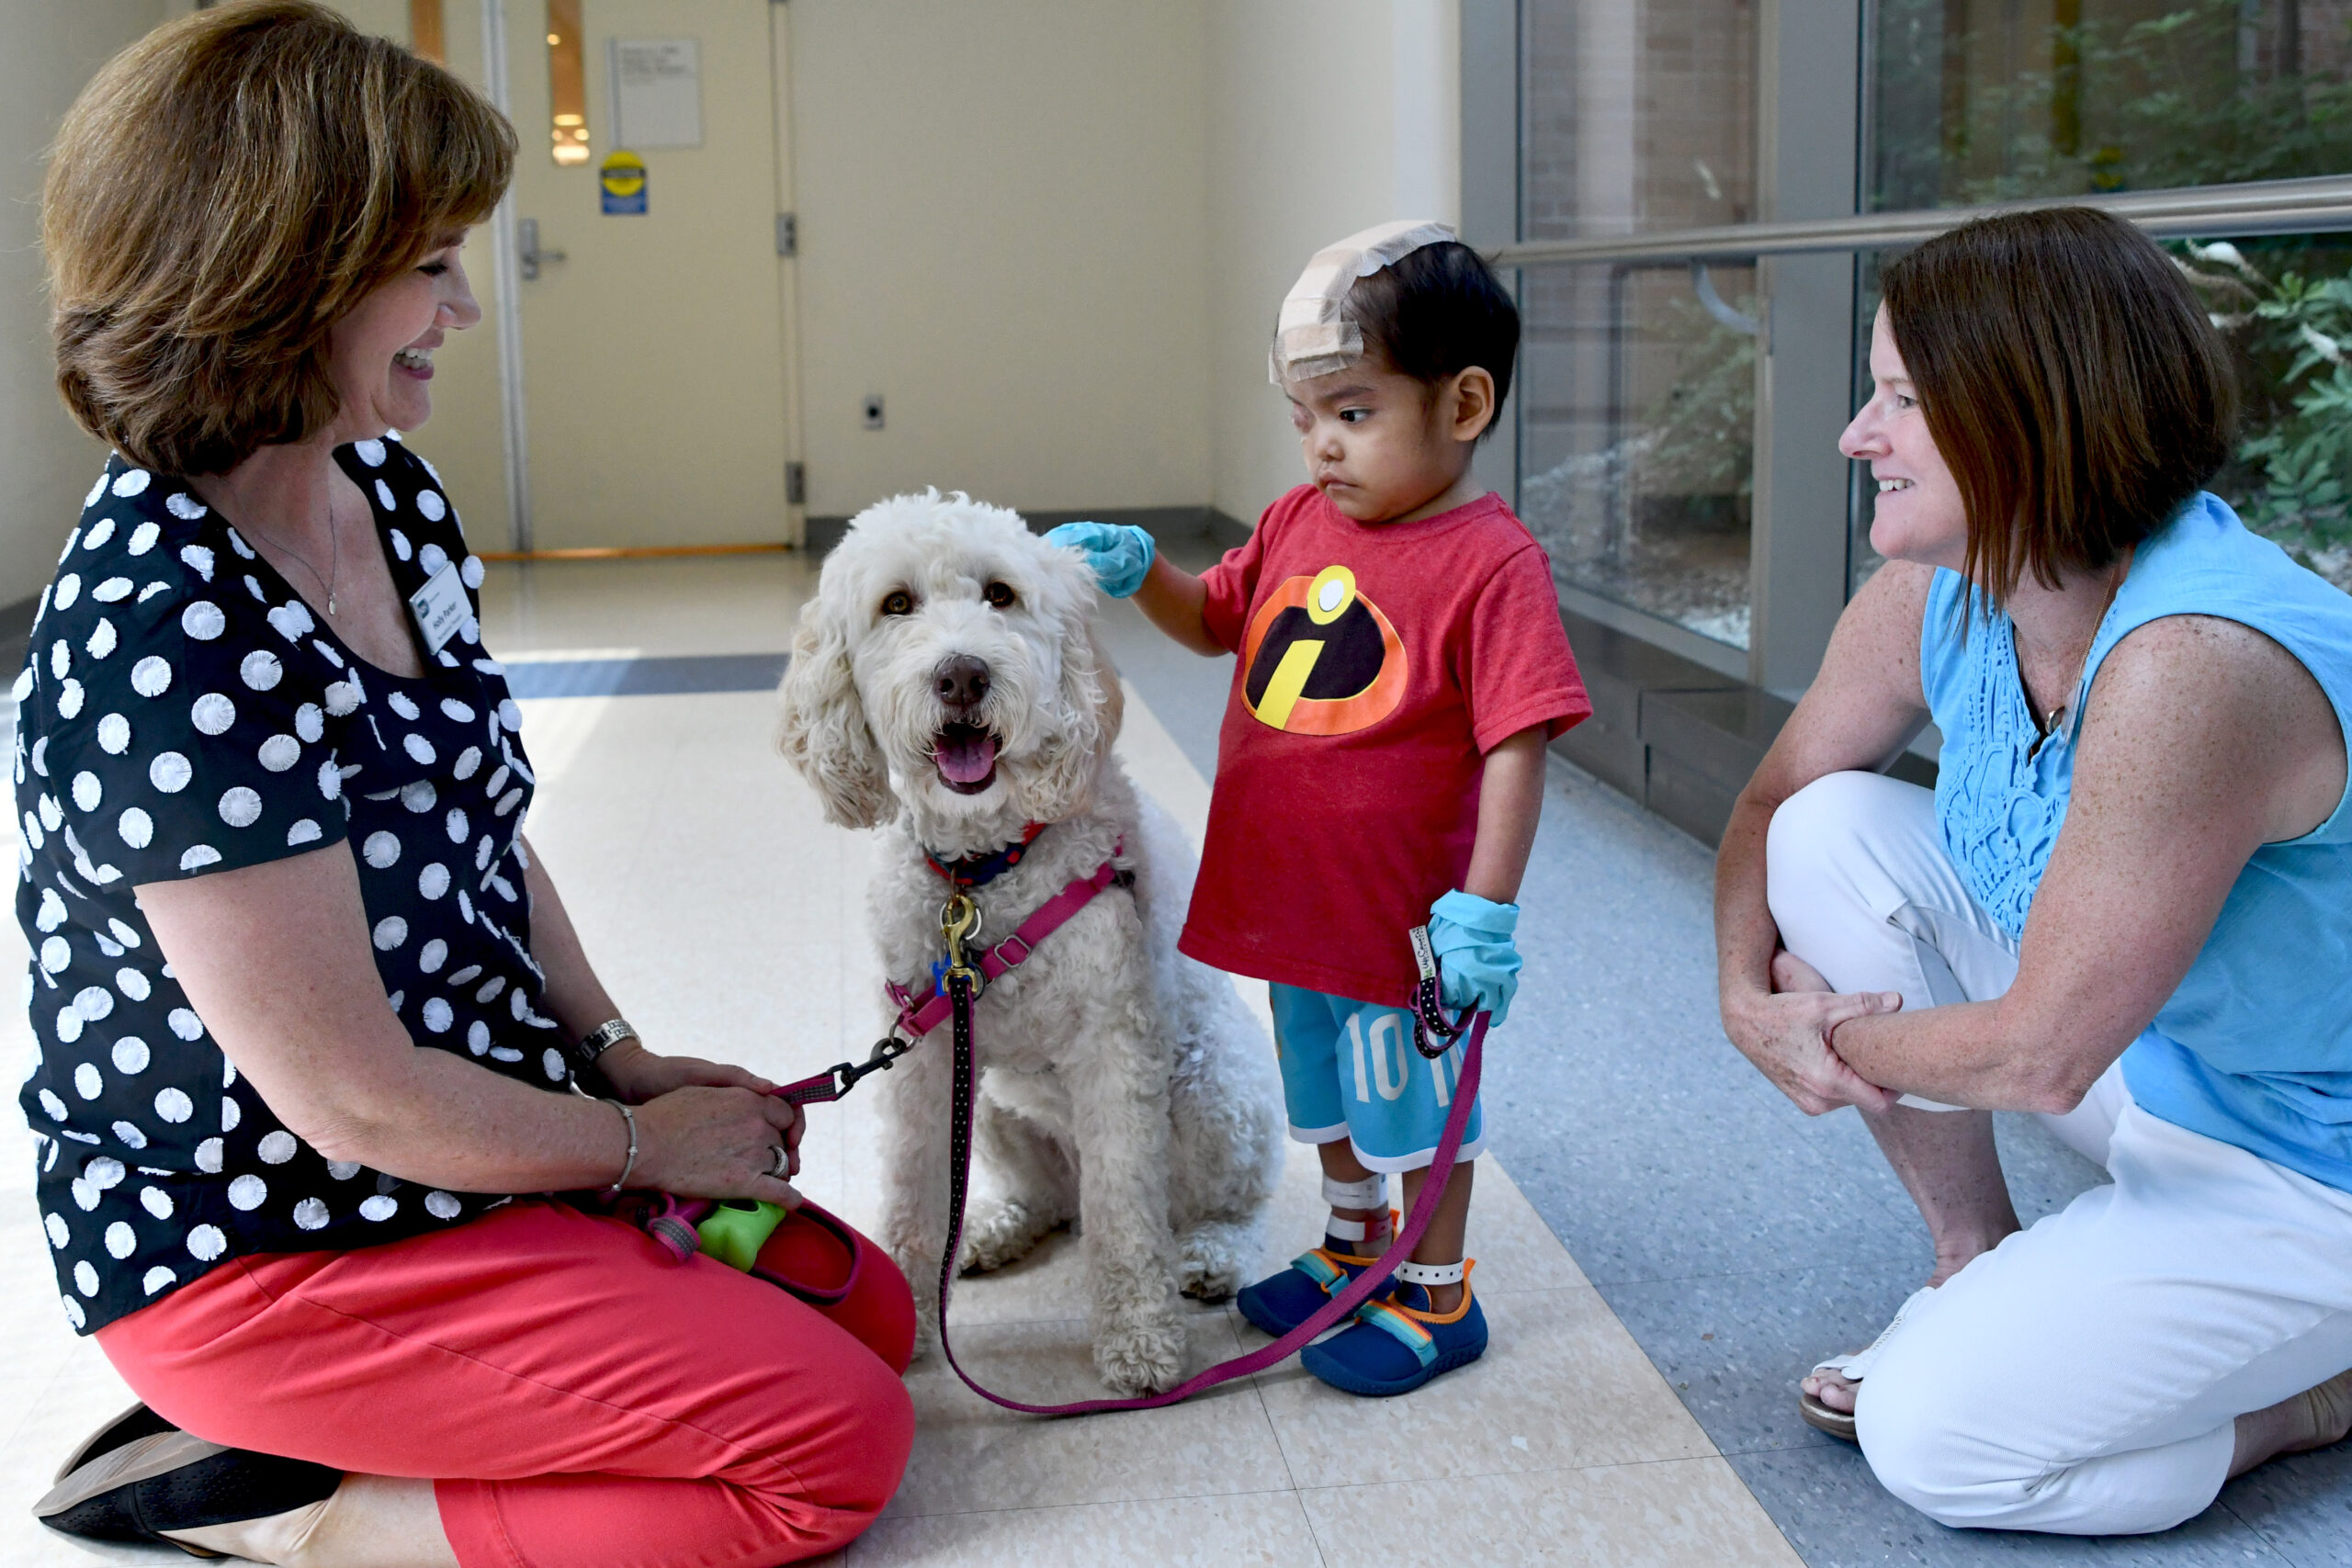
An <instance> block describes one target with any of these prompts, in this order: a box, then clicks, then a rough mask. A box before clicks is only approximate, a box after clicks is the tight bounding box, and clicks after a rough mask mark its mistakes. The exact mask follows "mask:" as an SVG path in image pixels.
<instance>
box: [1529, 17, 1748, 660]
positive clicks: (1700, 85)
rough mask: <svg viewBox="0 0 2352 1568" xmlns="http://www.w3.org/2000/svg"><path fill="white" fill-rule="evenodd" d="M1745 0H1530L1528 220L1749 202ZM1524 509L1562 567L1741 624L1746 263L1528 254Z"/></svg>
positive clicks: (1629, 222)
mask: <svg viewBox="0 0 2352 1568" xmlns="http://www.w3.org/2000/svg"><path fill="white" fill-rule="evenodd" d="M1756 12H1757V7H1756V6H1755V4H1754V0H1612V3H1611V4H1608V5H1595V4H1591V3H1589V0H1523V4H1522V5H1521V48H1520V62H1521V93H1520V102H1521V141H1520V146H1521V179H1520V192H1521V197H1520V207H1521V211H1520V231H1521V236H1522V237H1523V238H1526V239H1530V240H1548V239H1577V238H1589V237H1595V236H1605V235H1614V234H1633V233H1638V232H1645V231H1655V230H1659V229H1688V228H1697V227H1712V226H1714V225H1719V224H1724V223H1744V222H1747V221H1749V220H1752V219H1753V218H1754V217H1755V215H1756V81H1757V74H1756V72H1757V63H1756V62H1757V55H1756V49H1757V31H1756V25H1757V24H1756ZM1522 276H1523V298H1522V299H1521V320H1522V322H1523V326H1524V332H1525V343H1526V347H1525V350H1524V352H1523V355H1522V359H1521V365H1522V369H1521V395H1520V420H1521V440H1520V503H1521V515H1522V516H1523V517H1524V518H1525V520H1526V522H1527V525H1528V526H1529V527H1530V528H1532V530H1534V532H1535V535H1536V536H1537V537H1538V538H1540V539H1542V540H1543V541H1544V546H1545V547H1546V548H1547V549H1549V550H1550V552H1551V555H1552V562H1553V568H1554V570H1555V573H1556V574H1557V575H1558V577H1559V580H1560V581H1561V582H1562V583H1563V584H1564V585H1566V586H1571V587H1575V588H1577V589H1581V590H1583V591H1585V592H1590V593H1595V594H1599V595H1600V596H1602V597H1604V598H1607V599H1611V600H1613V601H1615V602H1617V603H1619V604H1625V605H1629V606H1631V607H1633V608H1634V609H1637V610H1641V611H1644V612H1646V613H1647V614H1650V615H1658V616H1662V617H1664V618H1666V619H1668V620H1671V621H1674V622H1676V623H1678V624H1679V625H1681V626H1686V627H1688V628H1690V629H1691V630H1692V631H1695V632H1697V633H1699V634H1700V635H1701V636H1703V637H1712V638H1713V639H1714V640H1716V641H1718V642H1723V643H1727V644H1729V645H1730V646H1732V647H1734V648H1739V649H1745V648H1746V647H1747V616H1748V592H1747V556H1748V516H1749V501H1750V497H1751V494H1752V492H1753V491H1754V468H1755V461H1754V459H1755V452H1754V437H1755V411H1756V368H1755V366H1756V357H1755V349H1756V344H1755V337H1754V322H1753V321H1752V320H1750V319H1749V318H1750V317H1751V316H1752V314H1753V312H1754V310H1755V308H1756V307H1755V298H1754V296H1755V293H1756V276H1755V269H1754V268H1753V267H1748V266H1733V267H1724V266H1718V267H1715V268H1713V269H1712V270H1710V271H1695V270H1693V269H1692V268H1691V267H1688V266H1686V265H1682V264H1679V263H1675V264H1670V265H1663V266H1635V267H1627V266H1616V265H1563V266H1541V267H1532V268H1529V269H1527V271H1526V272H1525V273H1524V274H1523V275H1522Z"/></svg>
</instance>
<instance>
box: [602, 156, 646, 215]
mask: <svg viewBox="0 0 2352 1568" xmlns="http://www.w3.org/2000/svg"><path fill="white" fill-rule="evenodd" d="M596 183H597V184H598V185H599V186H602V187H603V189H604V193H605V214H606V215H607V216H613V215H623V216H632V217H633V216H639V215H642V214H643V212H644V211H645V160H644V159H642V158H640V157H639V156H638V155H637V154H636V153H634V152H609V153H607V154H605V162H604V164H603V165H602V166H600V167H599V168H598V169H597V171H596Z"/></svg>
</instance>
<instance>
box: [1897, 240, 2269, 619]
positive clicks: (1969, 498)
mask: <svg viewBox="0 0 2352 1568" xmlns="http://www.w3.org/2000/svg"><path fill="white" fill-rule="evenodd" d="M1882 287H1883V293H1884V297H1885V300H1886V316H1887V324H1888V326H1889V327H1891V328H1892V329H1893V331H1894V344H1895V348H1896V349H1897V350H1898V351H1899V352H1900V353H1901V354H1902V355H1903V364H1904V367H1905V369H1906V370H1908V371H1909V373H1910V376H1911V381H1912V385H1913V386H1914V387H1915V388H1916V389H1917V392H1918V395H1919V406H1920V409H1921V411H1922V412H1924V413H1925V414H1926V415H1927V420H1928V434H1931V435H1933V436H1934V437H1935V442H1936V448H1937V450H1938V451H1939V453H1941V454H1942V457H1943V459H1944V462H1945V463H1946V464H1947V465H1948V466H1949V467H1950V468H1951V473H1952V478H1953V479H1954V480H1955V481H1957V483H1958V485H1959V488H1960V493H1961V499H1962V502H1963V503H1964V504H1965V505H1966V507H1967V510H1968V552H1967V558H1966V562H1965V566H1964V569H1963V570H1964V571H1965V574H1966V576H1967V577H1968V579H1969V581H1971V582H1973V583H1974V584H1975V585H1976V587H1977V589H1978V590H1979V591H1980V592H1982V593H1983V594H1984V595H1985V599H1984V601H1983V602H1982V603H1983V604H1985V607H1987V608H1989V607H1991V606H1997V605H1999V604H2001V603H2002V602H2003V601H2004V600H2005V599H2006V598H2007V595H2008V594H2009V592H2011V591H2012V590H2014V589H2015V588H2016V587H2017V585H2018V582H2019V581H2022V579H2023V577H2024V575H2025V573H2027V572H2029V571H2030V572H2032V573H2033V576H2034V579H2035V581H2038V582H2040V583H2041V584H2042V585H2043V586H2045V587H2049V588H2055V587H2057V586H2058V585H2059V582H2060V580H2061V579H2062V578H2063V577H2064V576H2066V575H2068V574H2072V573H2077V572H2085V571H2096V570H2100V569H2102V568H2105V567H2107V566H2109V565H2112V564H2113V563H2114V562H2115V561H2116V560H2117V559H2118V558H2120V556H2121V555H2122V554H2123V552H2124V551H2125V550H2127V549H2129V548H2131V547H2132V546H2134V545H2136V544H2138V543H2139V542H2140V541H2141V540H2142V539H2144V538H2146V537H2147V536H2149V535H2150V534H2152V533H2154V531H2155V530H2157V529H2158V528H2161V527H2162V526H2163V525H2165V523H2167V522H2169V521H2170V520H2171V518H2172V516H2173V514H2174V513H2176V512H2177V511H2178V510H2179V509H2180V507H2181V506H2182V505H2183V504H2184V503H2185V502H2188V499H2189V498H2190V497H2191V496H2193V495H2194V494H2196V492H2197V491H2198V490H2199V487H2201V486H2202V485H2203V484H2204V483H2205V481H2206V480H2208V479H2211V478H2212V477H2213V474H2214V473H2215V472H2216V471H2217V470H2218V469H2219V468H2221V466H2222V463H2223V462H2225V461H2226V460H2227V459H2228V457H2229V456H2230V448H2231V441H2232V436H2233V432H2234V430H2235V428H2236V424H2237V405H2238V394H2237V378H2236V375H2235V372H2234V371H2233V367H2232V365H2231V361H2230V355H2229V351H2228V348H2227V347H2226V345H2225V344H2223V343H2222V336H2221V334H2220V333H2218V332H2216V331H2214V329H2213V323H2212V321H2211V320H2210V319H2209V318H2208V317H2207V315H2206V313H2205V308H2204V306H2203V305H2201V304H2200V303H2199V301H2198V299H2197V296H2196V295H2195V294H2194V293H2193V292H2192V291H2191V290H2190V288H2189V286H2188V283H2187V282H2186V281H2185V280H2184V279H2183V278H2182V276H2181V275H2180V269H2179V268H2178V267H2177V265H2174V263H2173V260H2172V258H2171V257H2169V256H2167V255H2165V253H2164V252H2163V250H2161V249H2160V248H2158V246H2157V245H2156V243H2155V242H2154V241H2153V240H2150V239H2149V238H2148V237H2147V236H2146V235H2145V234H2143V233H2142V232H2141V231H2139V230H2137V229H2135V228H2133V227H2132V226H2131V224H2129V223H2127V222H2124V221H2123V220H2120V219H2118V218H2113V217H2110V216H2109V215H2108V214H2107V213H2104V212H2101V211H2098V209H2094V208H2088V207H2054V208H2043V209H2038V210H2035V211H2029V212H2017V213H2006V214H2002V215H2000V216H1997V217H1993V218H1985V219H1980V220H1977V221H1975V222H1973V223H1968V224H1964V225H1962V227H1960V228H1958V229H1954V230H1952V231H1951V232H1949V233H1946V234H1940V235H1938V236H1937V237H1936V238H1935V239H1932V240H1929V241H1928V243H1925V244H1923V245H1921V246H1920V247H1919V248H1918V249H1917V250H1916V251H1913V252H1912V253H1911V254H1908V255H1906V256H1905V257H1904V258H1903V259H1902V260H1900V261H1898V262H1896V263H1895V264H1894V265H1893V266H1891V267H1889V268H1887V270H1886V272H1885V274H1884V276H1883V279H1882Z"/></svg>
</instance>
